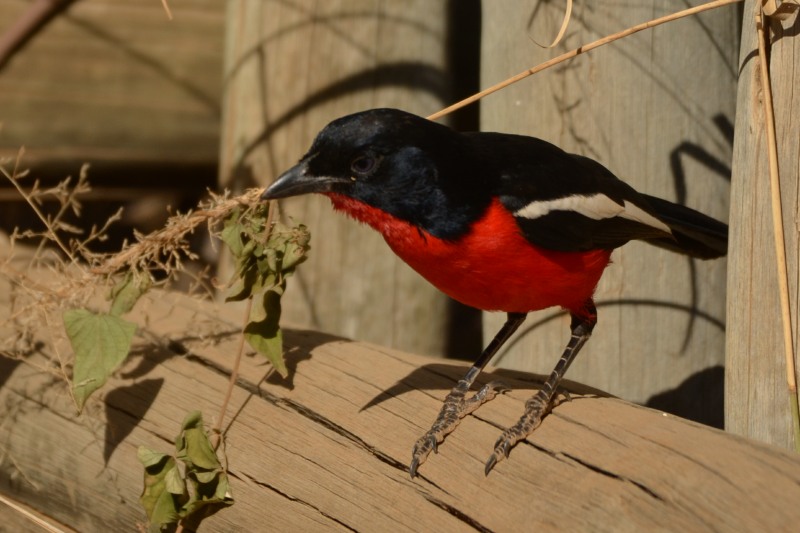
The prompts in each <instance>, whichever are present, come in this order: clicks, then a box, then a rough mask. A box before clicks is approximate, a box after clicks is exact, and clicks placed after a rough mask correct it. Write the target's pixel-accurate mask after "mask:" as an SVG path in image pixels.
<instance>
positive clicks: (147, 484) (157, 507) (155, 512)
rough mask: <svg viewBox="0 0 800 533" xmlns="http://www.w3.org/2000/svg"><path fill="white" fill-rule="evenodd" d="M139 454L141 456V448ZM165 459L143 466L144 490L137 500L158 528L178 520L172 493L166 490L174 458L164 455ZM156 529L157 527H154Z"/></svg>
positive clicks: (173, 466) (176, 506) (176, 505)
mask: <svg viewBox="0 0 800 533" xmlns="http://www.w3.org/2000/svg"><path fill="white" fill-rule="evenodd" d="M139 450H140V456H141V448H140V449H139ZM164 457H165V458H166V460H164V461H162V462H160V463H156V464H155V465H151V466H149V467H146V468H145V472H144V490H143V491H142V496H141V497H140V498H139V501H140V502H141V504H142V507H144V510H145V512H146V513H147V518H148V520H149V521H150V523H151V524H153V526H156V528H160V526H162V525H164V524H173V523H175V522H177V521H178V518H179V515H178V504H177V502H176V500H175V498H173V496H172V493H170V492H169V491H168V490H167V481H166V479H167V476H168V475H170V473H171V472H173V471H175V470H177V467H176V464H175V459H174V458H172V457H169V456H167V455H164ZM156 530H157V529H156Z"/></svg>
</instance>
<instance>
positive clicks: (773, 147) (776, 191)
mask: <svg viewBox="0 0 800 533" xmlns="http://www.w3.org/2000/svg"><path fill="white" fill-rule="evenodd" d="M755 18H756V20H755V22H756V34H757V35H758V62H759V67H760V70H761V92H762V95H763V102H764V128H765V129H766V133H767V153H768V155H769V183H770V193H771V199H772V230H773V231H772V233H773V237H774V239H775V264H776V265H777V267H778V289H779V292H780V294H779V298H780V301H781V322H782V325H783V351H784V356H785V358H786V382H787V385H788V387H789V402H790V405H791V410H792V420H793V426H794V446H795V450H796V451H798V452H800V402H798V397H797V379H796V371H795V363H794V337H793V335H792V314H791V307H790V305H791V303H790V302H789V274H788V269H787V266H786V241H785V237H784V233H783V208H782V206H781V181H780V169H779V168H778V143H777V141H776V139H775V114H774V108H773V105H772V87H771V86H770V78H769V65H768V63H767V51H766V48H767V45H766V41H767V39H768V38H769V26H768V25H766V24H764V16H763V13H762V11H761V6H760V5H759V6H758V8H757V9H756V15H755Z"/></svg>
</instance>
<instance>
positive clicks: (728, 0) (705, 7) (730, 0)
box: [428, 0, 744, 120]
mask: <svg viewBox="0 0 800 533" xmlns="http://www.w3.org/2000/svg"><path fill="white" fill-rule="evenodd" d="M743 1H744V0H716V1H714V2H709V3H707V4H702V5H699V6H696V7H692V8H690V9H684V10H683V11H679V12H677V13H673V14H671V15H666V16H664V17H661V18H657V19H653V20H650V21H648V22H644V23H642V24H638V25H636V26H632V27H630V28H628V29H627V30H623V31H621V32H618V33H615V34H613V35H609V36H607V37H603V38H602V39H598V40H596V41H593V42H591V43H589V44H585V45H583V46H579V47H578V48H575V49H574V50H570V51H569V52H566V53H564V54H561V55H560V56H557V57H554V58H553V59H550V60H548V61H545V62H544V63H541V64H539V65H537V66H535V67H533V68H530V69H528V70H525V71H523V72H520V73H519V74H517V75H516V76H512V77H511V78H508V79H507V80H504V81H501V82H500V83H498V84H496V85H492V86H491V87H489V88H488V89H484V90H482V91H481V92H479V93H475V94H473V95H472V96H470V97H469V98H465V99H464V100H461V101H460V102H456V103H455V104H453V105H451V106H449V107H446V108H444V109H442V110H441V111H437V112H436V113H434V114H433V115H430V116H429V117H428V120H436V119H438V118H441V117H443V116H445V115H447V114H450V113H452V112H453V111H456V110H458V109H461V108H462V107H465V106H468V105H469V104H471V103H473V102H477V101H478V100H480V99H481V98H483V97H484V96H488V95H490V94H492V93H495V92H497V91H499V90H501V89H505V88H506V87H508V86H509V85H513V84H515V83H517V82H518V81H521V80H524V79H525V78H527V77H528V76H532V75H534V74H537V73H539V72H541V71H543V70H545V69H548V68H550V67H552V66H555V65H558V64H559V63H563V62H564V61H566V60H568V59H572V58H573V57H577V56H579V55H581V54H583V53H585V52H588V51H590V50H594V49H595V48H599V47H601V46H603V45H605V44H608V43H613V42H614V41H618V40H619V39H622V38H624V37H628V36H629V35H633V34H634V33H638V32H640V31H642V30H647V29H650V28H655V27H656V26H660V25H661V24H665V23H667V22H672V21H673V20H677V19H680V18H684V17H689V16H692V15H696V14H698V13H702V12H703V11H709V10H711V9H716V8H718V7H722V6H726V5H728V4H735V3H738V2H743Z"/></svg>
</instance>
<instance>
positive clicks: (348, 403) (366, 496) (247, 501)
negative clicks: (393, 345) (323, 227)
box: [0, 293, 800, 531]
mask: <svg viewBox="0 0 800 533" xmlns="http://www.w3.org/2000/svg"><path fill="white" fill-rule="evenodd" d="M146 300H147V301H143V302H141V303H140V307H141V308H142V309H145V310H146V311H141V310H139V311H134V313H133V314H134V315H138V316H135V317H133V318H134V319H135V320H136V321H137V323H139V324H143V326H142V327H141V329H140V334H139V336H138V337H137V339H138V345H137V348H136V351H135V355H134V356H133V357H131V359H130V361H129V362H128V363H126V366H125V367H124V368H123V369H122V370H121V371H120V372H118V374H117V376H116V377H115V378H113V379H112V380H111V381H110V382H109V383H108V384H107V385H106V387H105V388H104V389H103V394H102V396H103V398H102V399H101V400H98V399H93V400H92V401H90V402H89V404H88V406H87V409H86V410H85V412H84V413H83V415H81V416H80V417H79V416H76V415H75V412H74V408H73V407H72V404H71V401H70V399H69V395H68V393H67V391H66V388H65V386H64V385H63V384H61V383H60V382H58V381H54V378H53V376H52V375H51V374H50V373H49V372H46V371H44V370H43V367H42V365H44V364H46V363H47V361H48V360H47V358H46V357H45V355H42V354H34V355H32V356H30V357H29V359H28V360H27V361H28V363H30V364H14V363H10V362H9V361H7V360H3V361H2V364H1V366H2V368H4V369H8V371H9V373H10V376H8V377H7V378H4V383H3V386H2V388H0V404H2V405H3V406H4V415H3V433H2V434H0V450H2V464H1V465H0V491H2V494H3V495H4V497H5V498H10V499H11V500H14V501H16V502H20V503H22V504H23V505H25V506H27V507H28V508H30V509H33V510H35V511H38V512H39V513H40V514H41V515H43V516H45V517H47V519H48V520H49V521H51V522H53V523H55V524H57V525H58V526H59V527H61V528H63V529H65V530H69V529H70V528H72V529H75V530H79V531H100V530H105V531H125V530H132V529H135V527H136V524H138V523H141V522H143V521H144V514H143V511H142V510H141V508H140V506H139V503H138V498H139V495H140V493H141V490H142V467H141V465H140V464H139V462H138V460H137V459H136V449H137V447H138V446H139V445H145V446H148V447H150V448H153V449H156V450H160V451H164V452H171V451H172V450H173V444H172V441H173V439H174V437H175V436H176V435H177V433H178V431H179V428H180V423H181V421H182V419H183V418H184V416H185V414H186V413H187V412H188V411H190V410H192V409H200V410H201V411H202V412H203V413H204V414H205V418H206V421H207V422H208V423H210V422H211V421H212V420H213V417H214V416H216V413H217V412H218V409H219V405H220V403H221V401H222V398H223V396H224V391H225V387H226V386H227V382H228V378H229V368H230V365H231V361H232V360H233V356H234V353H235V350H236V344H237V338H236V335H235V334H234V333H235V332H236V331H237V330H238V328H239V326H238V325H237V323H238V322H239V320H240V318H239V317H238V316H236V313H235V312H234V310H232V309H230V308H220V307H217V306H214V305H212V304H209V303H202V302H197V301H194V300H191V299H188V298H186V297H183V296H180V295H176V294H164V293H160V294H159V293H156V294H155V295H153V296H148V297H147V298H146ZM145 315H146V317H147V320H145ZM286 344H287V350H288V360H289V365H290V367H291V368H292V369H293V375H292V378H291V379H290V380H286V381H284V380H280V379H277V378H275V377H274V375H273V374H272V373H271V372H270V367H269V365H267V364H265V363H264V361H263V360H262V359H261V358H259V357H245V360H244V363H243V367H242V372H241V376H240V378H239V381H238V383H237V387H236V389H235V391H234V394H233V398H232V402H231V404H230V406H229V411H228V415H227V417H226V420H227V421H228V424H227V426H226V427H225V428H224V431H225V435H226V440H225V453H226V456H227V461H228V466H229V472H230V476H231V484H232V490H233V497H234V499H235V504H234V505H233V506H232V507H230V508H226V509H223V510H222V511H220V512H218V513H216V514H215V515H213V516H211V517H209V518H207V519H205V520H203V521H202V522H201V524H200V526H199V530H200V531H233V530H243V531H258V530H263V529H264V528H265V527H266V526H265V525H267V524H268V525H269V526H268V527H269V529H270V530H275V531H291V530H294V531H299V530H302V531H321V530H326V531H329V530H350V531H352V530H358V531H362V530H366V531H375V530H383V531H385V530H400V529H407V530H420V529H439V530H444V531H467V530H475V529H477V530H481V531H489V530H492V531H508V530H521V529H524V530H535V529H539V528H543V529H544V530H556V529H557V530H571V531H586V530H591V531H644V530H673V531H674V530H683V531H708V530H715V531H743V530H768V531H781V530H784V531H789V530H790V529H792V525H794V524H797V523H798V521H799V520H800V508H798V506H797V505H796V502H797V501H798V499H800V458H798V457H797V456H794V455H791V454H789V453H787V452H785V451H782V450H778V449H776V448H772V447H769V446H766V445H761V444H756V443H754V442H751V441H748V440H745V439H742V438H739V437H735V436H731V435H728V434H725V433H723V432H721V431H718V430H714V429H710V428H707V427H704V426H701V425H699V424H695V423H691V422H687V421H685V420H682V419H680V418H676V417H674V416H671V415H666V414H663V413H661V412H658V411H653V410H651V409H647V408H644V407H639V406H635V405H632V404H629V403H626V402H624V401H622V400H619V399H615V398H610V397H605V396H604V395H602V394H599V393H598V392H597V391H592V390H590V389H586V388H584V387H580V386H577V385H574V384H572V385H569V387H568V388H569V390H570V391H574V392H573V394H572V398H573V401H571V402H562V403H561V404H560V405H558V406H557V407H556V408H555V410H554V411H553V413H552V414H551V415H550V416H548V417H547V418H546V420H545V422H544V424H543V425H542V427H540V428H539V429H538V430H537V431H536V432H535V433H534V435H533V436H531V437H529V438H528V439H527V440H526V441H524V442H522V443H520V444H519V445H518V446H517V447H516V448H514V449H513V450H512V452H511V457H510V458H509V459H508V460H506V461H503V462H501V463H500V464H499V465H498V466H497V467H496V468H495V470H494V471H493V472H492V473H491V474H490V475H489V476H488V477H485V476H484V474H483V464H484V462H485V460H486V458H487V457H488V455H489V453H491V449H492V446H493V443H494V441H495V439H496V438H497V437H498V435H499V434H500V432H501V430H502V428H503V427H505V426H507V425H510V424H511V423H513V422H514V421H515V420H516V418H517V417H518V416H519V415H520V414H521V412H522V409H523V404H524V402H525V400H526V399H527V398H528V397H529V396H530V395H531V393H532V389H535V387H536V385H537V383H538V380H539V377H537V376H531V375H528V374H524V373H519V372H511V371H497V370H496V371H493V372H491V373H488V374H487V375H485V376H482V378H483V380H484V381H487V380H489V379H492V378H497V377H500V378H502V379H503V380H504V381H506V382H507V383H508V385H509V386H510V387H511V388H512V390H511V391H510V392H508V393H506V394H504V395H502V396H500V397H498V398H496V399H495V400H493V401H492V402H489V403H488V404H486V405H484V406H483V407H482V408H481V409H479V410H478V411H477V412H476V413H475V414H474V415H471V416H469V417H467V418H465V419H464V420H463V421H462V423H461V425H460V427H459V428H458V430H457V431H456V432H455V433H453V434H452V435H450V436H449V437H448V438H447V439H446V441H445V442H444V444H443V445H441V447H440V450H439V453H438V454H437V455H432V456H431V457H430V458H429V459H428V461H427V462H426V463H425V464H424V465H422V467H421V469H420V477H418V478H417V479H414V480H411V479H410V478H409V475H408V472H407V466H408V461H409V459H410V455H411V446H412V444H413V443H414V441H415V440H416V438H417V437H419V436H420V435H421V434H422V433H423V432H424V431H425V430H427V427H428V425H429V424H430V423H431V422H432V420H433V418H434V417H435V416H436V413H437V412H438V409H439V407H440V403H441V401H442V400H443V398H444V396H445V395H446V394H447V392H448V391H449V389H450V388H451V387H452V385H453V382H454V380H456V379H457V378H458V377H460V376H461V374H463V372H464V371H465V366H464V365H461V364H455V363H453V364H448V363H442V362H438V361H435V360H432V359H427V358H423V357H420V356H414V355H409V354H405V353H402V352H399V351H396V350H391V349H387V348H383V347H380V346H374V345H368V344H365V343H360V342H353V341H348V340H345V339H341V338H339V337H334V336H330V335H323V334H319V333H315V332H311V331H298V330H289V331H287V332H286ZM36 365H39V366H38V367H37V366H36ZM0 516H2V517H3V519H4V520H6V522H4V523H7V524H10V525H9V527H14V528H15V530H23V531H24V530H26V529H32V526H31V525H30V524H28V523H27V522H25V520H24V519H23V518H21V515H20V514H19V513H17V512H15V511H12V510H11V509H10V508H9V507H6V506H4V505H2V504H0Z"/></svg>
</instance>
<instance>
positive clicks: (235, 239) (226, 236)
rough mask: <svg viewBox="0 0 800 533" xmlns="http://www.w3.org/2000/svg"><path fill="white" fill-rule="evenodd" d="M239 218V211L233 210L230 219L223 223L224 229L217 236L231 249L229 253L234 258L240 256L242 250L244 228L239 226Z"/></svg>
mask: <svg viewBox="0 0 800 533" xmlns="http://www.w3.org/2000/svg"><path fill="white" fill-rule="evenodd" d="M239 216H240V213H239V210H238V209H236V210H234V212H233V213H232V214H231V216H230V218H228V220H226V221H225V227H224V228H222V231H221V232H220V234H219V238H220V239H222V242H224V243H225V244H227V245H228V248H230V249H231V253H232V254H233V255H234V256H235V257H239V256H240V255H242V249H243V248H244V242H243V241H242V234H243V233H244V232H245V230H244V226H243V225H242V224H241V222H239Z"/></svg>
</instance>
